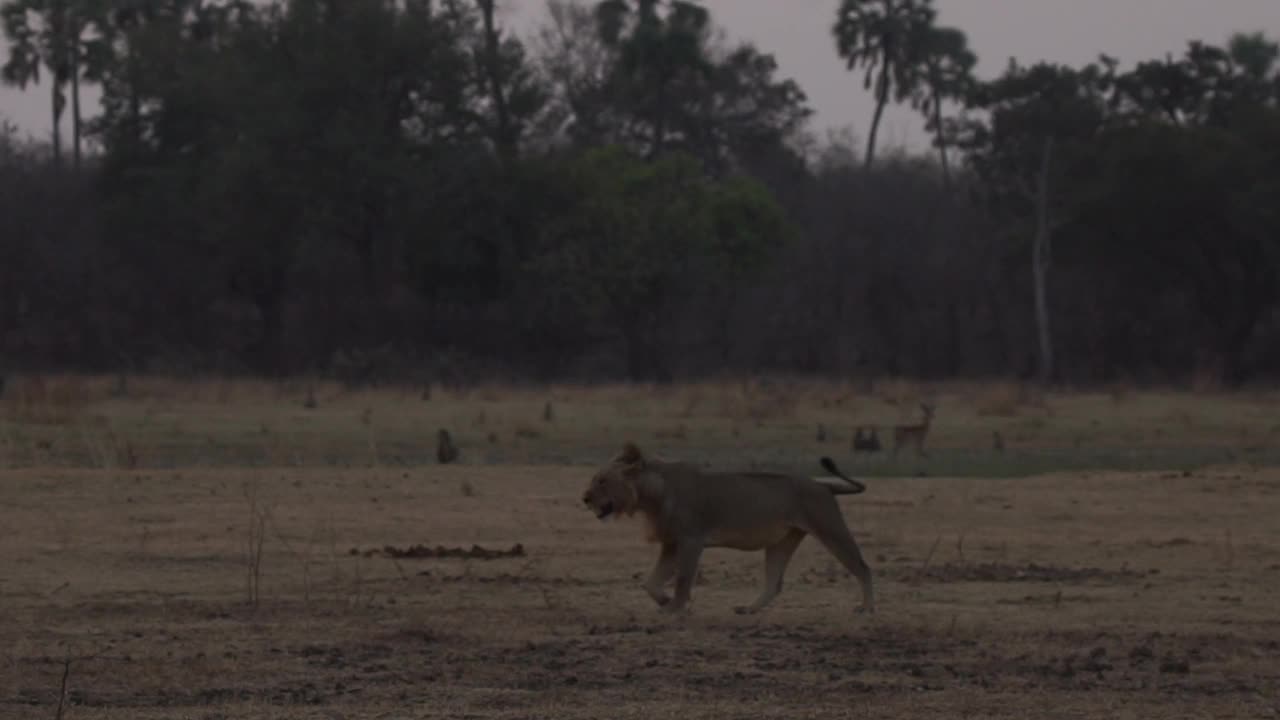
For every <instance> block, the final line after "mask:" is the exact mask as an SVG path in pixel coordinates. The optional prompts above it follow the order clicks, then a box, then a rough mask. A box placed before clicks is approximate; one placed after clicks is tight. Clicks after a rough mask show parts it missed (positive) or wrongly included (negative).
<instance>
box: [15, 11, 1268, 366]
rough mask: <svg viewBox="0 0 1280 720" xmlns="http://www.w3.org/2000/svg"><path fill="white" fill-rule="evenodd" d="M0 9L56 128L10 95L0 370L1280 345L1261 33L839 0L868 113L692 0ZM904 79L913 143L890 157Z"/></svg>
mask: <svg viewBox="0 0 1280 720" xmlns="http://www.w3.org/2000/svg"><path fill="white" fill-rule="evenodd" d="M0 8H2V13H3V25H4V32H5V35H6V37H7V39H8V42H9V55H8V57H7V58H6V62H5V65H4V67H3V80H4V81H5V82H6V83H9V84H12V85H15V86H18V87H24V88H25V87H29V86H31V85H32V84H33V83H35V82H36V81H38V80H42V79H43V80H44V81H45V82H44V85H45V86H46V87H48V89H49V93H50V95H49V100H50V115H51V120H52V127H53V132H52V134H51V135H50V141H49V142H47V143H45V142H39V143H37V142H32V141H28V140H24V139H22V138H21V137H20V135H19V134H18V132H17V131H16V129H15V128H13V126H12V125H9V124H5V125H4V128H3V132H0V343H2V346H0V347H2V350H3V356H2V359H0V362H3V363H4V364H5V365H6V366H8V367H9V368H12V369H35V368H67V369H82V370H122V371H123V370H129V371H165V372H227V373H262V374H294V373H330V374H333V375H335V376H338V377H341V378H344V379H348V380H350V381H352V382H356V381H361V380H374V379H393V378H408V377H423V376H426V377H431V378H440V379H442V380H449V379H455V380H459V381H462V380H466V379H468V378H476V377H480V376H485V375H488V376H502V377H508V378H535V379H541V380H547V379H560V380H565V379H603V378H619V377H626V378H631V379H638V380H662V379H668V378H673V377H699V376H706V375H712V374H719V373H740V372H787V373H807V374H821V375H831V376H840V377H850V376H857V377H864V378H869V377H874V376H878V375H907V376H915V377H921V378H950V377H995V376H1004V377H1008V376H1020V377H1033V376H1038V377H1039V378H1040V379H1041V380H1043V381H1046V382H1055V381H1058V382H1080V383H1090V382H1107V381H1114V380H1120V379H1128V380H1135V381H1138V380H1149V381H1159V382H1166V381H1174V382H1176V381H1183V380H1186V379H1187V378H1189V377H1192V376H1196V377H1207V378H1212V379H1214V380H1215V381H1224V382H1228V383H1236V382H1243V381H1248V380H1253V379H1265V378H1269V377H1272V376H1273V375H1274V372H1273V370H1272V369H1273V368H1275V367H1277V362H1276V361H1277V360H1280V313H1278V312H1277V307H1278V302H1277V301H1278V300H1280V284H1278V283H1277V280H1278V278H1277V277H1276V275H1277V270H1278V269H1280V257H1278V250H1280V47H1278V46H1277V44H1276V43H1275V42H1273V41H1271V40H1270V39H1268V38H1267V37H1265V36H1263V35H1261V34H1247V33H1242V34H1238V35H1235V36H1233V37H1231V38H1228V39H1227V40H1226V42H1225V43H1223V44H1222V45H1221V46H1219V45H1214V44H1210V43H1207V42H1195V43H1191V44H1190V45H1189V46H1188V47H1187V48H1186V49H1185V51H1184V52H1182V53H1181V54H1179V55H1171V56H1168V57H1164V58H1158V59H1152V60H1148V61H1145V62H1140V63H1137V64H1136V65H1134V66H1133V67H1130V68H1127V69H1122V68H1121V67H1120V66H1119V63H1117V62H1116V61H1115V60H1114V59H1112V58H1110V57H1107V56H1102V57H1100V58H1098V60H1097V61H1096V62H1093V63H1090V64H1088V65H1085V66H1083V67H1071V66H1066V65H1062V64H1057V63H1050V62H1038V63H1034V64H1031V65H1024V64H1020V63H1016V62H1010V63H1009V65H1008V66H1007V67H1006V68H1005V70H1004V71H1003V72H1002V73H1001V74H1000V75H999V76H997V77H995V78H992V79H987V80H983V79H979V78H977V77H976V76H975V75H974V68H975V66H976V64H977V54H976V51H975V50H974V49H971V48H970V47H969V45H968V41H967V39H966V37H965V35H964V33H963V32H961V31H960V30H958V29H955V28H948V27H944V26H941V25H940V24H939V23H938V21H937V16H936V11H935V8H934V6H933V3H932V1H931V0H843V1H842V2H841V3H840V5H839V7H838V9H837V15H836V17H834V18H833V19H832V22H831V29H832V31H831V35H830V36H829V37H828V38H824V40H825V41H827V42H829V43H830V44H831V47H832V53H833V55H834V56H838V57H841V58H843V59H844V60H845V61H846V63H847V65H848V67H849V69H850V71H851V82H850V92H854V91H856V87H857V85H858V84H859V83H861V84H862V85H864V86H865V88H866V89H867V90H869V91H870V92H871V93H872V94H873V97H874V98H875V100H876V103H875V115H874V117H873V118H870V123H869V125H868V132H867V133H866V135H865V138H863V141H864V142H865V145H861V144H860V145H859V146H855V143H854V142H853V139H852V138H851V137H849V136H847V135H840V134H833V135H830V136H828V137H826V138H816V137H815V136H814V134H813V132H812V130H811V127H810V124H809V120H810V116H811V114H812V112H811V109H810V108H809V106H808V102H807V98H806V96H805V93H804V91H803V89H802V88H801V86H800V85H799V84H798V83H796V82H795V81H794V80H791V79H788V78H785V77H783V76H782V75H781V73H780V72H779V70H778V66H777V63H776V61H775V59H774V57H773V56H772V55H771V54H769V53H768V52H767V51H765V50H764V49H761V48H759V47H756V46H755V45H753V44H751V43H745V42H739V41H735V40H732V39H730V38H727V37H726V36H725V34H724V33H723V32H721V31H719V29H718V27H717V25H716V24H715V21H714V18H713V17H712V16H711V14H710V12H709V11H708V10H707V9H706V8H705V7H703V6H701V5H699V4H697V3H695V2H685V1H681V0H602V1H600V2H586V1H585V0H550V2H549V3H548V10H549V12H548V18H547V20H546V21H545V23H544V24H543V26H542V27H540V28H539V30H538V31H537V32H536V33H534V34H532V35H530V36H528V37H520V36H517V35H516V34H514V33H512V32H511V31H510V30H509V29H508V28H505V27H504V26H503V23H502V18H501V17H500V16H499V15H498V14H497V12H496V9H495V7H494V2H493V0H277V1H276V2H265V3H254V2H247V1H245V0H112V1H108V0H7V1H6V2H4V3H3V4H2V5H0ZM89 85H93V86H96V87H98V88H100V89H101V93H102V106H101V111H100V112H95V113H92V114H89V115H86V114H85V113H84V108H83V106H82V104H81V102H80V94H81V90H82V89H83V88H84V87H86V86H89ZM890 103H905V104H909V105H910V106H912V107H913V108H915V109H917V110H918V111H919V113H920V117H921V122H922V123H923V124H924V127H925V128H926V129H927V131H928V132H929V135H930V137H931V138H932V139H933V146H934V147H933V149H932V150H931V151H930V152H928V153H921V154H911V153H906V152H903V151H900V150H891V151H887V152H881V153H880V154H877V152H876V149H877V137H878V127H879V118H880V116H881V113H882V112H883V108H884V107H885V106H886V105H888V104H890ZM68 111H69V112H70V114H71V115H70V122H69V123H66V122H64V119H63V116H64V114H65V113H67V112H68ZM67 124H69V126H70V130H71V137H70V141H69V143H68V142H67V141H66V140H65V139H64V138H63V137H62V136H61V133H60V128H62V126H63V125H67ZM68 146H69V147H68ZM3 369H4V368H0V370H3Z"/></svg>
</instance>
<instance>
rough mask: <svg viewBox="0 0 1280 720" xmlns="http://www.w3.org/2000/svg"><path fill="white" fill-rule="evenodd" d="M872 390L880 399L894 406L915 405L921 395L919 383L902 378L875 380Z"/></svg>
mask: <svg viewBox="0 0 1280 720" xmlns="http://www.w3.org/2000/svg"><path fill="white" fill-rule="evenodd" d="M872 392H873V393H874V394H875V395H876V396H877V397H879V398H880V399H881V400H883V401H885V402H886V403H888V404H890V405H894V406H898V405H911V406H915V405H916V404H918V403H919V402H920V399H921V398H922V397H923V395H922V393H921V391H920V386H919V385H917V384H916V383H914V382H912V381H910V380H905V379H902V378H888V379H886V380H877V381H876V382H875V384H874V385H873V386H872Z"/></svg>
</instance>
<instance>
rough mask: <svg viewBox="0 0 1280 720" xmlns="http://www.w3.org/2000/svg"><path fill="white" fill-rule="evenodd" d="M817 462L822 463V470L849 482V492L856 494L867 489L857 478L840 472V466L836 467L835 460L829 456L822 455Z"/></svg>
mask: <svg viewBox="0 0 1280 720" xmlns="http://www.w3.org/2000/svg"><path fill="white" fill-rule="evenodd" d="M818 462H819V463H821V464H822V469H823V470H826V471H827V472H829V473H831V474H832V475H835V476H836V477H838V478H840V479H841V480H843V481H845V482H847V483H849V486H850V491H849V492H850V493H851V494H854V495H856V494H858V493H861V492H865V491H866V489H867V486H866V485H864V484H862V483H860V482H858V481H857V480H854V479H853V478H851V477H849V476H848V475H845V474H844V473H842V472H840V468H838V467H836V462H835V460H832V459H831V458H829V457H823V458H821V459H820V460H818ZM837 494H845V493H841V492H837Z"/></svg>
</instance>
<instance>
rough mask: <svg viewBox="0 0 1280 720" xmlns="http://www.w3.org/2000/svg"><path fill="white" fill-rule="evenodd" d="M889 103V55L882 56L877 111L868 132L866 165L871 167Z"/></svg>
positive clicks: (878, 81)
mask: <svg viewBox="0 0 1280 720" xmlns="http://www.w3.org/2000/svg"><path fill="white" fill-rule="evenodd" d="M888 104H889V57H888V53H885V57H883V58H881V65H880V77H879V78H877V79H876V112H875V115H873V116H872V117H871V132H869V133H867V158H866V161H865V164H864V166H865V167H867V168H870V167H871V161H872V160H874V159H875V156H876V135H878V134H879V133H880V118H881V116H882V115H884V106H885V105H888Z"/></svg>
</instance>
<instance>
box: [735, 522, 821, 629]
mask: <svg viewBox="0 0 1280 720" xmlns="http://www.w3.org/2000/svg"><path fill="white" fill-rule="evenodd" d="M806 534H807V533H805V531H803V530H800V529H798V528H796V529H793V530H792V531H791V532H789V533H787V534H786V536H785V537H783V538H782V539H781V540H779V541H778V542H776V543H774V544H773V545H770V546H769V547H767V548H765V549H764V589H763V590H762V591H761V592H760V597H758V598H756V601H755V602H754V603H752V604H750V605H748V606H745V607H737V608H734V612H736V613H738V614H739V615H746V614H751V613H757V612H760V611H761V610H763V609H764V608H765V606H767V605H768V604H769V603H771V602H773V599H774V598H776V597H778V593H780V592H782V576H783V575H785V574H786V572H787V563H789V562H791V556H792V555H794V554H795V552H796V548H798V547H800V541H802V540H804V536H805V535H806Z"/></svg>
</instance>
